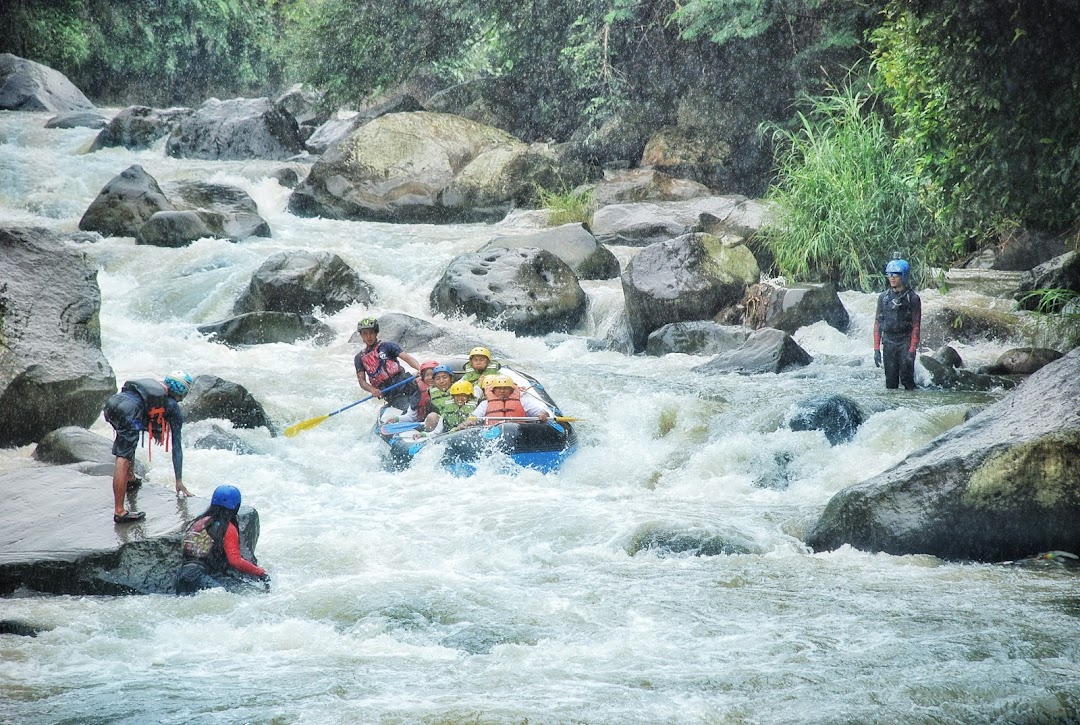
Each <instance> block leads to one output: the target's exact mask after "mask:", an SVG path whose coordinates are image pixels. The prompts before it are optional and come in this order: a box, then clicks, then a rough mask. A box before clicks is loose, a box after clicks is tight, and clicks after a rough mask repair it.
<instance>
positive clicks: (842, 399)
mask: <svg viewBox="0 0 1080 725" xmlns="http://www.w3.org/2000/svg"><path fill="white" fill-rule="evenodd" d="M785 418H786V419H785V424H786V425H787V427H788V428H790V429H791V430H820V431H821V432H822V433H824V434H825V437H826V438H827V439H828V441H829V444H830V445H834V446H835V445H839V444H841V443H847V442H848V441H850V440H851V439H852V438H854V437H855V434H856V433H857V432H858V430H859V426H861V425H862V424H863V422H864V421H865V420H866V415H865V414H864V413H863V411H862V408H860V407H859V404H858V403H857V402H855V401H854V400H852V399H851V398H849V397H848V396H846V395H817V396H814V397H811V398H803V399H802V400H799V401H797V402H796V403H795V405H794V406H792V409H791V410H789V411H788V413H787V415H786V416H785Z"/></svg>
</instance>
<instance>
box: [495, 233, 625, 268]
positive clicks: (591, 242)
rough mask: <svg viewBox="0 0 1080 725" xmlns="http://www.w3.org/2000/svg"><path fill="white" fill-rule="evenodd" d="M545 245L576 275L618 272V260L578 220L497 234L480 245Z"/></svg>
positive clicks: (537, 247) (507, 246) (544, 247)
mask: <svg viewBox="0 0 1080 725" xmlns="http://www.w3.org/2000/svg"><path fill="white" fill-rule="evenodd" d="M493 247H500V248H503V249H520V248H522V247H532V248H535V249H546V250H547V251H549V252H551V253H552V254H554V255H555V256H556V257H558V258H559V259H561V260H562V261H564V262H566V263H567V264H568V265H570V269H572V270H574V274H576V275H577V277H578V279H614V278H615V277H618V276H619V271H620V268H619V260H618V259H616V258H615V255H614V254H612V253H611V250H610V249H608V248H607V247H605V246H604V245H602V244H600V243H599V242H597V241H596V237H594V236H593V235H592V232H590V231H589V229H588V227H586V226H585V225H584V224H581V223H573V224H563V225H561V226H557V227H552V228H549V229H541V230H539V231H535V232H531V233H527V234H500V235H499V236H497V237H494V238H493V239H492V240H491V241H490V242H488V243H487V244H485V245H484V246H483V247H481V248H480V254H483V253H484V252H486V251H487V250H488V249H491V248H493Z"/></svg>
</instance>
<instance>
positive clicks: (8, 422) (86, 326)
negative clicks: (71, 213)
mask: <svg viewBox="0 0 1080 725" xmlns="http://www.w3.org/2000/svg"><path fill="white" fill-rule="evenodd" d="M0 269H2V270H3V278H2V281H0V446H19V445H25V444H27V443H30V442H33V441H36V440H39V439H40V438H41V437H42V436H44V435H45V434H46V433H48V432H49V431H51V430H54V429H56V428H60V427H63V426H66V425H77V426H82V427H84V428H85V427H88V426H90V425H91V424H92V423H93V422H94V421H95V420H96V419H97V417H98V416H99V415H100V414H101V405H102V403H104V402H105V399H106V398H108V397H109V395H111V394H113V393H114V392H116V376H115V375H114V373H113V369H112V367H110V365H109V361H108V360H106V359H105V356H104V355H103V354H102V352H101V322H100V319H99V313H100V311H101V291H100V289H99V288H98V284H97V269H96V268H95V267H92V266H91V265H90V264H89V263H88V262H87V260H86V258H85V257H84V255H83V254H82V253H81V252H79V251H77V250H76V249H74V248H72V247H71V246H68V245H67V244H65V243H64V242H63V241H62V240H61V239H60V238H59V237H57V236H56V235H55V234H54V233H52V232H49V231H46V230H43V229H28V228H13V227H0Z"/></svg>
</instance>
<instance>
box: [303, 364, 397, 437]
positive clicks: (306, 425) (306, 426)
mask: <svg viewBox="0 0 1080 725" xmlns="http://www.w3.org/2000/svg"><path fill="white" fill-rule="evenodd" d="M413 380H416V378H414V377H413V378H405V379H404V380H399V381H398V382H396V383H394V384H393V385H391V386H389V387H386V388H383V389H382V390H381V391H380V392H382V393H388V392H390V391H391V390H393V389H394V388H397V387H400V386H402V385H404V384H405V383H408V382H412V381H413ZM374 397H375V396H374V395H369V396H367V397H366V398H361V399H360V400H357V401H356V402H355V403H349V404H348V405H346V406H344V407H342V408H338V409H337V410H335V411H334V412H333V413H327V414H326V415H320V416H316V417H314V418H308V419H307V420H302V421H300V422H299V423H297V424H296V425H290V426H289V427H288V428H286V429H285V436H286V437H288V438H292V437H294V436H298V435H300V433H301V432H303V431H305V430H311V429H312V428H314V427H315V426H317V425H319V424H320V423H322V422H323V421H325V420H326V419H327V418H329V417H331V416H334V415H337V414H338V413H342V412H344V411H346V410H348V409H349V408H352V407H353V406H356V405H360V404H361V403H366V402H367V401H369V400H371V399H372V398H374Z"/></svg>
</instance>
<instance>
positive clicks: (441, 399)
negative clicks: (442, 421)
mask: <svg viewBox="0 0 1080 725" xmlns="http://www.w3.org/2000/svg"><path fill="white" fill-rule="evenodd" d="M428 397H429V398H430V400H431V410H434V411H435V412H436V413H438V414H439V415H442V414H443V409H444V408H447V407H449V406H452V405H453V404H454V396H452V395H450V393H448V392H446V391H445V390H439V389H438V388H436V387H435V386H434V385H432V386H431V388H429V389H428Z"/></svg>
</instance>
